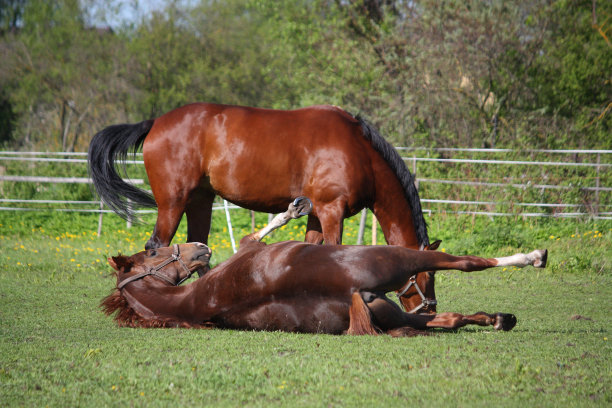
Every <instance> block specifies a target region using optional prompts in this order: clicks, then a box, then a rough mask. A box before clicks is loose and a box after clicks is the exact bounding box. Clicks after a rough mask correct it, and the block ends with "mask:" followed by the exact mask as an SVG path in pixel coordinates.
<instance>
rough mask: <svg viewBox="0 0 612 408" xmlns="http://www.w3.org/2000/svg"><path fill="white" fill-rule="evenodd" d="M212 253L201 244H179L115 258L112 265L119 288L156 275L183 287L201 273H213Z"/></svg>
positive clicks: (160, 278)
mask: <svg viewBox="0 0 612 408" xmlns="http://www.w3.org/2000/svg"><path fill="white" fill-rule="evenodd" d="M211 253H212V251H211V250H210V248H209V247H208V246H206V245H204V244H202V243H200V242H190V243H187V244H175V245H173V246H171V247H162V248H156V249H148V250H146V251H142V252H138V253H137V254H134V255H132V256H122V255H119V256H114V257H111V258H108V263H109V264H110V266H112V267H113V269H115V270H116V271H117V287H118V288H119V289H121V288H123V287H124V286H125V285H127V284H128V283H130V282H133V281H135V280H138V279H142V278H144V277H145V276H154V277H156V278H158V279H159V280H162V281H166V282H167V283H169V284H172V285H180V284H181V283H182V282H183V281H185V280H187V279H188V278H189V277H191V275H192V274H193V273H194V272H195V271H198V273H199V274H200V276H201V275H203V274H204V273H206V272H208V270H210V265H209V263H208V262H209V260H210V255H211Z"/></svg>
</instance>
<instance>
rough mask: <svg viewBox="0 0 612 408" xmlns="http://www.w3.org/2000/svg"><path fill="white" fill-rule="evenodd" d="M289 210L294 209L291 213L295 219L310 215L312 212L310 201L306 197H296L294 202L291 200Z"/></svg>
mask: <svg viewBox="0 0 612 408" xmlns="http://www.w3.org/2000/svg"><path fill="white" fill-rule="evenodd" d="M291 207H293V208H291ZM289 208H290V209H294V210H295V211H292V213H293V214H292V215H293V216H294V217H295V218H299V217H302V216H304V215H308V214H310V212H311V211H312V201H310V199H309V198H308V197H304V196H302V197H298V198H296V199H295V200H293V202H292V203H291V205H290V206H289Z"/></svg>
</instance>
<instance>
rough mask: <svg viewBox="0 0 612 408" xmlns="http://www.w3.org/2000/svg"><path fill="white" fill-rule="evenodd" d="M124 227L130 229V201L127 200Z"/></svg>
mask: <svg viewBox="0 0 612 408" xmlns="http://www.w3.org/2000/svg"><path fill="white" fill-rule="evenodd" d="M125 226H126V227H127V228H132V201H130V199H128V200H127V220H125Z"/></svg>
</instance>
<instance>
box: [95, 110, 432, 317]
mask: <svg viewBox="0 0 612 408" xmlns="http://www.w3.org/2000/svg"><path fill="white" fill-rule="evenodd" d="M141 145H142V151H143V157H144V162H145V168H146V171H147V175H148V177H149V182H150V184H151V190H152V192H153V196H154V197H155V199H153V197H151V196H150V195H149V194H147V193H145V192H144V191H142V190H140V189H138V188H136V187H134V186H133V185H130V184H128V183H126V182H125V181H124V180H122V178H121V176H120V175H119V174H118V172H117V170H116V168H115V162H116V161H124V160H125V158H126V157H127V154H128V152H129V151H130V150H131V149H132V150H134V151H136V150H137V149H138V148H139V147H140V146H141ZM89 169H90V174H91V177H92V179H93V181H94V185H95V187H96V190H97V191H98V194H99V195H100V197H101V198H102V199H103V200H104V202H105V203H106V204H107V205H108V206H109V207H110V208H112V209H113V210H114V211H116V212H117V213H118V214H120V215H122V216H128V214H129V212H130V205H129V202H131V203H133V204H134V205H141V206H152V207H154V206H157V208H158V215H157V222H156V224H155V228H154V230H153V234H152V236H151V238H150V239H149V241H148V242H147V244H146V246H145V248H147V249H152V248H159V247H163V246H168V245H169V244H170V242H171V240H172V237H173V236H174V234H175V232H176V229H177V227H178V225H179V222H180V220H181V217H182V215H183V213H185V214H186V215H187V240H188V241H198V242H203V243H207V242H208V234H209V231H210V222H211V211H212V204H213V200H214V198H215V196H216V195H220V196H221V197H223V198H225V199H227V200H228V201H230V202H232V203H235V204H237V205H239V206H241V207H244V208H248V209H251V210H255V211H263V212H271V213H278V212H281V211H282V210H283V209H284V208H285V206H286V203H287V202H288V201H290V200H291V199H292V198H293V197H296V196H308V197H309V198H310V199H311V200H312V201H313V203H314V210H313V211H312V213H311V214H310V215H309V216H308V222H307V231H306V241H307V242H310V243H321V242H323V241H324V242H325V243H328V244H340V243H341V241H342V225H343V219H344V218H347V217H350V216H352V215H354V214H356V213H358V212H359V211H360V210H361V209H363V208H365V207H367V208H369V209H371V210H372V211H373V212H374V214H375V215H376V217H377V219H378V221H379V222H380V225H381V227H382V230H383V233H384V235H385V238H386V240H387V242H388V243H389V244H392V245H400V246H404V247H407V248H413V249H420V248H422V249H428V248H429V238H428V236H427V226H426V224H425V220H424V218H423V214H422V211H421V204H420V200H419V195H418V192H417V189H416V187H415V185H414V178H413V176H412V174H410V172H409V171H408V169H407V168H406V165H405V164H404V162H403V161H402V159H401V157H400V156H399V154H398V153H397V152H396V150H395V149H394V148H393V146H391V145H390V144H389V143H388V142H386V141H385V139H384V138H383V137H382V136H380V135H379V134H378V132H377V131H376V130H375V129H374V128H373V127H372V126H371V125H370V124H369V123H368V122H367V121H365V120H363V119H362V118H360V117H358V116H357V117H354V116H352V115H350V114H349V113H347V112H345V111H344V110H342V109H340V108H337V107H334V106H313V107H309V108H304V109H298V110H292V111H281V110H269V109H257V108H249V107H240V106H227V105H214V104H205V103H198V104H191V105H186V106H183V107H180V108H178V109H175V110H173V111H171V112H168V113H166V114H164V115H162V116H160V117H159V118H157V119H154V120H147V121H144V122H141V123H137V124H132V125H115V126H110V127H108V128H106V129H104V130H102V131H101V132H99V133H98V134H96V135H95V136H94V137H93V139H92V141H91V144H90V146H89ZM416 283H417V285H410V286H408V285H406V286H407V288H408V290H407V291H406V292H405V293H404V294H403V296H402V298H401V300H402V303H403V304H404V306H405V307H406V308H407V310H411V309H413V310H414V309H417V308H420V310H419V311H421V312H424V311H429V312H432V311H435V291H434V276H433V273H431V274H425V273H424V274H420V275H418V276H417V278H416ZM417 288H419V289H418V290H417ZM419 290H420V291H421V292H423V293H421V294H420V295H419Z"/></svg>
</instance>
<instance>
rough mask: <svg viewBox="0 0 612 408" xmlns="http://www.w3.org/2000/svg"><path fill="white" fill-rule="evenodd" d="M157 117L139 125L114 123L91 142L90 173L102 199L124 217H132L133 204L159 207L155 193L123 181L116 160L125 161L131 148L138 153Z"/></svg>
mask: <svg viewBox="0 0 612 408" xmlns="http://www.w3.org/2000/svg"><path fill="white" fill-rule="evenodd" d="M153 122H154V121H153V120H145V121H143V122H140V123H135V124H124V125H113V126H109V127H107V128H105V129H103V130H102V131H100V132H98V133H96V135H95V136H94V137H93V138H92V139H91V143H90V144H89V152H88V156H87V161H88V165H89V175H90V177H91V178H92V180H93V183H94V186H95V188H96V191H97V193H98V195H99V196H100V198H101V199H102V201H104V203H105V204H106V205H107V206H108V207H109V208H111V209H112V210H113V211H115V212H116V213H117V214H119V215H120V216H121V217H123V218H126V219H127V218H130V216H131V209H130V205H132V204H133V205H136V206H142V207H156V204H155V200H154V199H153V196H152V195H151V194H149V193H147V192H146V191H144V190H141V189H139V188H137V187H134V185H132V184H129V183H127V182H126V181H124V180H123V178H122V176H121V175H120V174H119V173H118V172H117V169H116V166H115V163H116V162H120V163H122V164H123V167H122V173H123V175H126V168H125V161H126V159H127V155H128V153H129V152H130V151H132V152H133V153H134V154H135V153H136V151H137V150H138V149H139V148H140V147H141V146H142V144H143V142H144V140H145V137H147V135H148V134H149V131H150V130H151V127H153Z"/></svg>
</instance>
